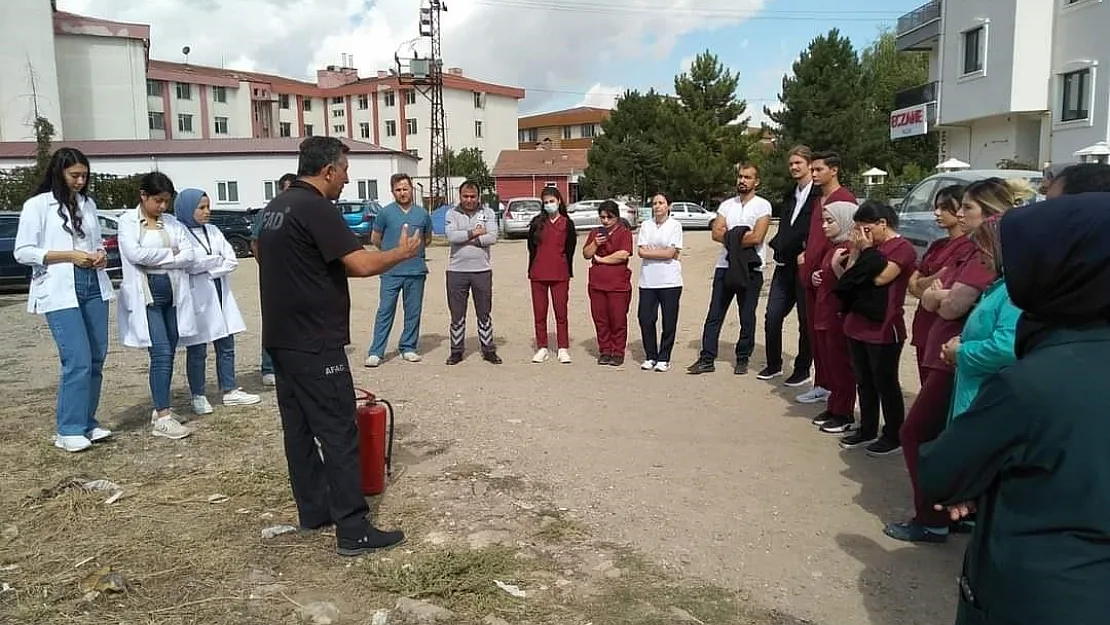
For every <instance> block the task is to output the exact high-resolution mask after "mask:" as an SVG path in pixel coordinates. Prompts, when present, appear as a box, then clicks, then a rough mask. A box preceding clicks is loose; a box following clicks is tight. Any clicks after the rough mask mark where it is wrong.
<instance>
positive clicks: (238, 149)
mask: <svg viewBox="0 0 1110 625" xmlns="http://www.w3.org/2000/svg"><path fill="white" fill-rule="evenodd" d="M302 140H303V139H302V138H299V137H277V138H270V139H115V140H106V141H59V142H56V143H55V144H54V146H53V147H54V148H55V149H57V148H61V147H71V148H77V149H78V150H81V151H82V152H84V153H85V156H88V157H89V158H96V157H107V156H236V155H245V154H254V155H279V154H288V155H293V154H296V153H297V151H298V148H299V147H300V144H301V141H302ZM339 140H340V141H342V142H343V143H344V144H345V145H346V146H347V147H348V148H350V149H351V154H395V155H397V156H404V157H406V158H413V159H415V158H416V157H414V156H412V155H410V154H407V153H405V152H400V151H397V150H390V149H389V148H383V147H381V146H380V145H375V144H373V143H367V142H365V141H355V140H354V139H346V138H343V137H339ZM34 155H35V142H33V141H10V142H9V141H5V142H0V158H28V159H31V158H34Z"/></svg>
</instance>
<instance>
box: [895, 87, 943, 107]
mask: <svg viewBox="0 0 1110 625" xmlns="http://www.w3.org/2000/svg"><path fill="white" fill-rule="evenodd" d="M936 101H937V83H936V81H933V82H927V83H925V84H924V85H918V86H916V87H913V88H911V89H905V90H903V91H899V92H898V93H896V94H894V109H895V110H899V109H904V108H909V107H911V106H917V105H919V104H928V103H929V102H936Z"/></svg>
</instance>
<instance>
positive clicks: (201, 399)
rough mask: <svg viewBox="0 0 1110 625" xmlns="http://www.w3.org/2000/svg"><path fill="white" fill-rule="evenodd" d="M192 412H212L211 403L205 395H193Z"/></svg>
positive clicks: (198, 413) (199, 413)
mask: <svg viewBox="0 0 1110 625" xmlns="http://www.w3.org/2000/svg"><path fill="white" fill-rule="evenodd" d="M193 414H197V415H202V414H212V404H210V403H208V398H207V397H205V396H204V395H196V396H194V397H193Z"/></svg>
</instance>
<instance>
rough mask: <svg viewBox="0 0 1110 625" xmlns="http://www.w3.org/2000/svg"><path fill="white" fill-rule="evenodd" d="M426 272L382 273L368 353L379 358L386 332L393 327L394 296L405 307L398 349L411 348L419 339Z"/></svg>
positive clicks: (384, 342)
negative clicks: (376, 312)
mask: <svg viewBox="0 0 1110 625" xmlns="http://www.w3.org/2000/svg"><path fill="white" fill-rule="evenodd" d="M425 280H426V276H422V275H421V276H390V275H384V276H382V285H381V293H380V294H379V300H378V315H377V317H376V318H375V319H374V340H373V342H371V343H370V350H369V352H368V355H370V356H377V357H379V358H381V357H382V356H384V355H385V346H386V344H387V343H389V333H390V331H392V330H393V318H394V317H395V316H396V315H397V298H398V296H400V297H401V305H402V306H403V307H404V310H405V313H404V314H405V317H404V324H405V325H404V330H402V332H401V343H400V349H401V353H402V354H403V353H405V352H415V351H416V344H417V342H418V341H419V340H420V313H421V309H422V308H423V307H424V282H425Z"/></svg>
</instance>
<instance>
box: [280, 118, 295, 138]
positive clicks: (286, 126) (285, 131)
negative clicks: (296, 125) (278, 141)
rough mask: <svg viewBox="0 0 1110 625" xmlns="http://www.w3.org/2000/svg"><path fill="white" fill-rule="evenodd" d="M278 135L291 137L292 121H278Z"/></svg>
mask: <svg viewBox="0 0 1110 625" xmlns="http://www.w3.org/2000/svg"><path fill="white" fill-rule="evenodd" d="M278 136H279V137H292V136H293V124H292V122H280V123H278Z"/></svg>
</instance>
